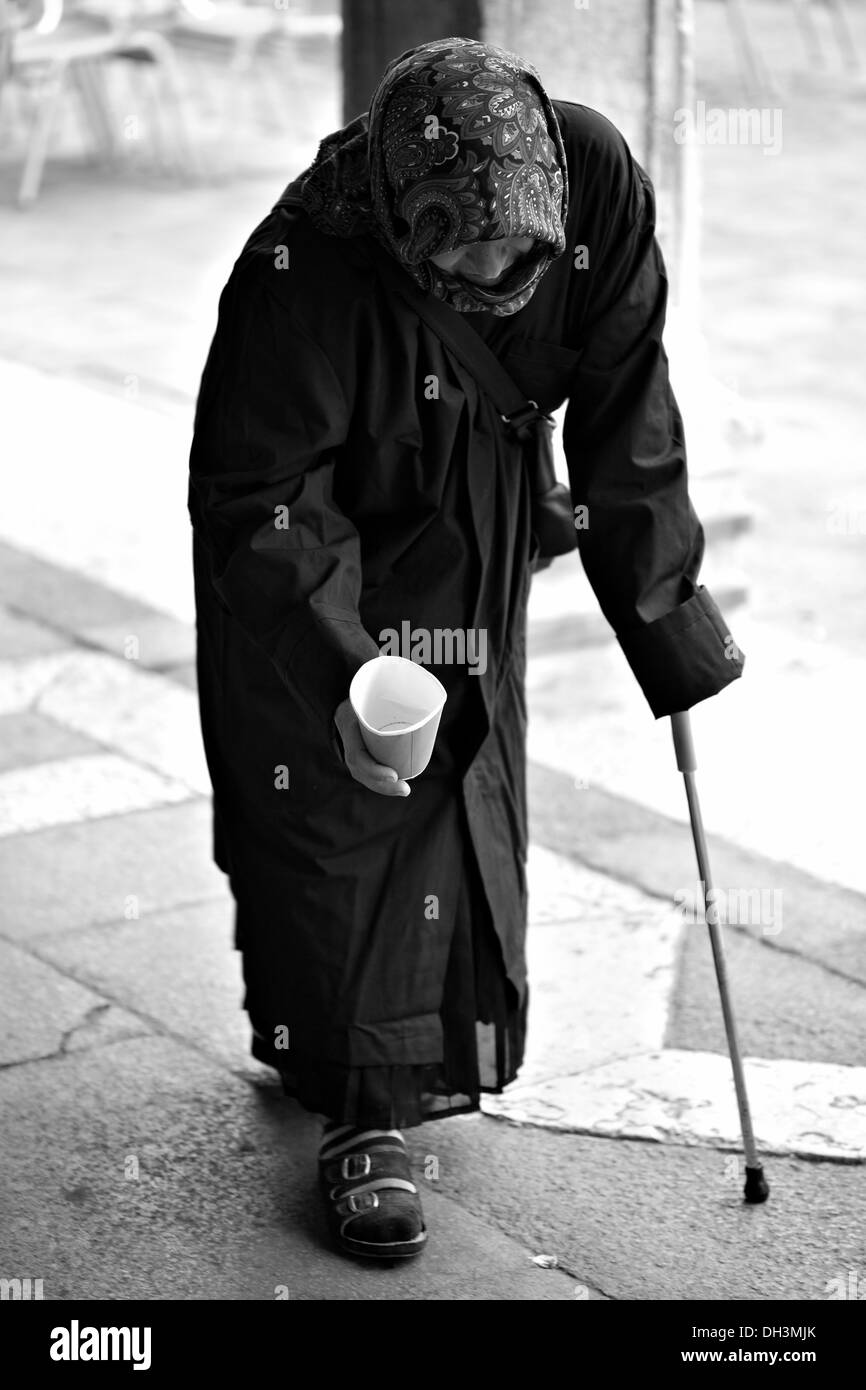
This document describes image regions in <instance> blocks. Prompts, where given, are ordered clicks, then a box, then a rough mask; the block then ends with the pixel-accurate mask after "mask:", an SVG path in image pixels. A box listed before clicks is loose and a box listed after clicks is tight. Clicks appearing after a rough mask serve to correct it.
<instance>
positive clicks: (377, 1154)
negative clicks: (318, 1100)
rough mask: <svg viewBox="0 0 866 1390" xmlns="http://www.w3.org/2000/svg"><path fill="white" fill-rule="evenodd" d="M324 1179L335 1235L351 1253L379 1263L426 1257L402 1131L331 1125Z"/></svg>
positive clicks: (323, 1151) (322, 1163)
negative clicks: (423, 1253)
mask: <svg viewBox="0 0 866 1390" xmlns="http://www.w3.org/2000/svg"><path fill="white" fill-rule="evenodd" d="M319 1179H320V1182H321V1185H322V1190H323V1192H324V1196H325V1202H326V1206H327V1212H328V1225H329V1228H330V1231H331V1235H332V1236H333V1238H334V1240H335V1241H336V1243H337V1245H338V1246H339V1248H340V1249H341V1250H343V1251H344V1252H345V1253H346V1254H348V1255H362V1256H366V1257H367V1258H368V1259H378V1260H395V1259H406V1258H408V1257H409V1256H411V1255H420V1253H421V1251H422V1250H423V1248H424V1246H425V1244H426V1241H427V1228H426V1226H425V1225H424V1214H423V1212H422V1210H421V1198H420V1196H419V1195H418V1189H417V1187H416V1186H415V1184H414V1183H413V1182H412V1178H411V1172H410V1168H409V1155H408V1153H407V1152H406V1144H405V1141H404V1139H403V1136H402V1134H401V1133H400V1131H399V1130H398V1129H358V1128H357V1127H356V1126H354V1125H338V1124H329V1125H327V1126H326V1128H325V1133H324V1136H323V1138H322V1144H321V1148H320V1150H319Z"/></svg>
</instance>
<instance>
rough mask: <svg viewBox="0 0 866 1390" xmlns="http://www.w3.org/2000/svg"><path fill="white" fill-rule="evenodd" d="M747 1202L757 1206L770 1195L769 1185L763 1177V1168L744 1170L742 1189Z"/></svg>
mask: <svg viewBox="0 0 866 1390" xmlns="http://www.w3.org/2000/svg"><path fill="white" fill-rule="evenodd" d="M743 1192H744V1194H745V1198H746V1201H747V1202H751V1203H753V1204H754V1205H757V1203H759V1202H766V1200H767V1198H768V1197H769V1195H770V1184H769V1183H768V1182H767V1179H766V1178H765V1177H764V1170H763V1168H747V1169H746V1185H745V1187H744V1188H743Z"/></svg>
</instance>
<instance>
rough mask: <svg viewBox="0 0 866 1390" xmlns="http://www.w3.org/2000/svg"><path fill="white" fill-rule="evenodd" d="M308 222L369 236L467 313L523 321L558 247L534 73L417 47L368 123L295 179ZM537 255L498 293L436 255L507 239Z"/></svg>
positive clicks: (468, 51) (478, 53)
mask: <svg viewBox="0 0 866 1390" xmlns="http://www.w3.org/2000/svg"><path fill="white" fill-rule="evenodd" d="M295 186H296V187H298V186H299V187H300V191H301V196H302V199H303V203H304V207H305V209H306V211H307V213H308V214H309V216H310V218H311V219H312V221H313V222H314V224H315V225H316V226H317V227H318V228H319V229H320V230H321V231H324V232H327V233H328V234H329V235H331V236H343V237H346V236H358V235H360V234H362V233H369V234H371V235H372V236H375V237H376V238H377V240H378V241H380V242H381V243H382V245H383V246H385V247H386V248H387V250H388V251H390V253H391V254H392V255H393V256H395V257H396V259H397V260H398V261H400V263H401V264H402V265H403V266H404V267H405V269H406V270H408V272H409V273H410V274H411V275H412V277H413V278H414V279H415V280H416V281H417V283H418V284H419V285H420V286H421V288H422V289H424V290H426V291H428V292H430V293H432V294H434V295H436V296H437V297H438V298H439V299H444V300H447V302H448V303H449V304H451V305H452V307H453V308H455V309H459V310H461V311H462V312H464V313H465V312H469V311H472V310H478V309H488V310H490V311H491V312H492V313H494V314H513V313H515V312H516V310H518V309H522V308H523V305H524V304H526V303H527V301H528V300H529V299H531V298H532V295H533V294H534V292H535V288H536V286H537V284H538V282H539V280H540V279H541V277H542V275H543V274H544V272H545V270H546V269H547V267H548V266H549V264H550V262H551V261H552V260H554V259H555V258H556V257H557V256H559V255H561V254H562V252H563V251H564V249H565V233H564V231H563V225H564V222H565V216H566V211H567V207H568V176H567V173H566V165H565V150H564V148H563V144H562V136H561V134H560V130H559V126H558V124H557V120H556V116H555V114H554V111H553V107H552V106H551V104H550V99H549V97H548V96H547V93H546V92H545V90H544V88H543V87H542V85H541V80H540V78H539V76H538V74H537V72H536V71H535V69H534V68H533V67H530V65H529V64H528V63H526V62H524V61H523V59H521V58H518V57H517V56H516V55H515V54H513V53H507V52H505V50H504V49H501V48H494V47H492V46H491V45H490V44H483V43H479V42H477V41H476V40H474V39H462V38H448V39H438V40H436V41H435V42H433V43H425V44H422V45H421V46H420V47H419V48H412V49H410V50H409V51H408V52H406V53H403V54H402V55H401V56H400V57H399V58H396V59H395V60H394V61H393V62H392V63H390V64H389V66H388V68H387V69H386V71H385V75H384V76H383V78H382V80H381V82H380V83H379V86H378V88H377V89H376V92H375V94H374V96H373V100H372V103H371V105H370V110H369V112H365V113H364V114H363V115H362V116H358V117H357V118H356V119H355V120H354V121H352V122H351V123H350V124H349V125H347V126H345V127H344V129H343V130H339V131H336V132H335V133H334V134H333V135H329V136H327V137H326V138H325V139H324V140H323V141H322V143H321V145H320V146H319V151H318V154H317V155H316V158H315V160H314V161H313V163H312V164H311V165H310V167H309V169H307V170H306V171H305V173H304V174H302V175H301V177H300V179H298V180H296V184H295ZM518 236H521V237H526V236H529V237H532V238H533V240H534V242H535V245H534V246H533V248H532V250H531V252H530V253H529V255H528V256H527V257H524V258H522V259H521V260H520V261H519V262H518V263H517V264H516V265H514V266H513V267H512V268H511V269H510V270H509V271H507V272H506V274H505V275H504V277H503V279H502V280H501V281H500V282H499V283H498V284H497V285H494V286H487V287H485V286H483V285H475V284H472V283H470V281H468V280H465V279H462V278H461V277H460V276H459V275H458V274H456V273H451V272H448V271H445V270H441V269H440V268H439V267H438V266H436V265H434V264H433V262H432V261H431V260H430V257H431V256H436V255H440V254H441V253H444V252H447V251H453V250H455V249H456V248H457V247H459V246H467V245H471V244H472V243H474V242H479V241H492V240H496V239H499V238H503V237H518Z"/></svg>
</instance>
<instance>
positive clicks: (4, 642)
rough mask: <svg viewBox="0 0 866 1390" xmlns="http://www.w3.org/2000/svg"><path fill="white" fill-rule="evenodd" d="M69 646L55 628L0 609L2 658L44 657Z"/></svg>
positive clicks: (0, 648)
mask: <svg viewBox="0 0 866 1390" xmlns="http://www.w3.org/2000/svg"><path fill="white" fill-rule="evenodd" d="M6 592H7V596H8V591H6ZM68 645H69V643H68V639H67V637H66V636H65V635H64V634H63V633H59V632H57V631H56V630H55V629H54V628H50V627H45V625H44V624H43V623H36V622H33V621H32V620H31V619H30V618H23V617H21V616H20V614H15V613H10V612H9V610H8V609H6V608H0V656H2V657H3V658H4V659H5V660H8V659H9V658H12V657H22V656H42V655H44V654H45V653H46V652H56V651H62V649H63V648H64V647H66V646H68Z"/></svg>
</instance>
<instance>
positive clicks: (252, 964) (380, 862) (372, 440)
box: [190, 102, 742, 1125]
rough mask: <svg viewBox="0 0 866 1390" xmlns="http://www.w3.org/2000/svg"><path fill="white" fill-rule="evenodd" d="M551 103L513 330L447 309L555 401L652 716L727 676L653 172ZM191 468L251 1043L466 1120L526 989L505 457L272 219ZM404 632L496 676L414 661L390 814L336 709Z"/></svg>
mask: <svg viewBox="0 0 866 1390" xmlns="http://www.w3.org/2000/svg"><path fill="white" fill-rule="evenodd" d="M554 109H555V112H556V116H557V119H558V121H559V122H560V126H561V129H562V132H563V138H564V143H565V149H566V154H567V159H568V178H569V188H570V203H569V210H568V220H567V231H568V242H567V246H568V249H567V250H566V252H565V253H564V255H562V256H561V257H560V258H559V259H558V260H557V261H555V262H554V263H553V264H552V266H551V268H550V269H549V270H548V271H547V273H546V274H545V276H544V278H543V279H542V281H541V282H540V285H539V287H538V289H537V290H536V292H535V294H534V296H533V298H532V299H531V301H530V302H529V303H528V304H527V305H526V306H525V307H524V308H523V309H521V310H520V311H519V312H518V313H516V314H513V315H510V316H496V315H493V314H491V313H477V314H467V315H466V320H467V322H469V323H470V324H471V325H472V326H473V327H474V328H475V329H476V330H477V331H478V332H479V333H480V334H482V336H483V337H484V338H485V339H486V341H487V342H488V343H489V345H490V346H491V347H492V348H493V350H494V351H495V352H496V353H497V355H499V357H500V358H501V360H502V361H503V363H504V365H505V366H506V367H507V369H508V370H509V371H510V372H511V374H512V375H513V377H514V378H515V380H516V381H517V382H518V384H519V385H521V387H522V388H523V389H524V390H525V391H526V393H527V396H528V397H531V398H533V399H535V400H537V401H538V402H539V404H540V405H541V406H542V407H543V408H545V409H554V408H556V407H557V406H558V405H560V404H561V403H562V402H563V401H564V400H565V399H566V398H567V399H568V401H569V405H568V408H567V413H566V417H565V427H564V446H565V450H566V455H567V458H568V465H569V474H570V481H571V488H572V494H573V500H574V503H575V504H576V505H577V504H584V505H586V506H587V507H588V521H589V524H588V526H587V527H586V528H585V529H581V530H580V531H579V532H578V537H579V540H580V547H581V555H582V559H583V563H584V567H585V569H586V572H587V574H588V577H589V580H590V582H591V584H592V586H593V589H594V591H595V594H596V595H597V598H598V601H599V603H600V606H601V608H602V611H603V612H604V614H605V616H606V617H607V618H608V620H609V621H610V623H611V625H612V627H613V628H614V631H615V632H616V634H617V637H618V639H619V641H620V644H621V646H622V648H623V651H624V654H625V656H626V658H627V660H628V661H629V662H630V664H631V666H632V669H633V671H634V674H635V676H636V678H637V679H638V681H639V682H640V684H641V687H642V689H643V691H644V693H645V694H646V697H647V699H648V701H649V703H650V705H651V707H652V710H653V712H654V713H655V714H656V716H660V715H662V714H668V713H671V712H673V711H675V710H680V709H687V708H689V707H690V706H692V705H693V704H695V703H696V702H697V701H698V700H702V699H705V698H706V697H708V696H710V695H713V694H714V693H716V692H717V691H718V690H720V689H721V688H722V687H723V686H724V685H726V684H727V683H728V682H729V681H731V680H733V679H735V678H736V677H737V676H738V675H739V674H740V672H741V669H742V658H741V657H740V656H739V655H738V654H737V652H736V650H733V651H732V650H731V646H730V642H729V641H728V632H727V628H726V625H725V623H724V620H723V619H722V617H721V615H720V614H719V612H718V609H717V608H716V606H715V604H714V603H713V601H712V599H711V598H710V596H709V594H708V593H707V591H706V590H705V589H703V588H701V587H699V586H698V585H697V583H696V580H697V573H698V569H699V565H700V561H701V555H702V549H703V533H702V531H701V527H700V524H699V522H698V520H697V518H696V517H695V514H694V512H693V510H692V508H691V505H690V502H689V499H688V493H687V479H686V466H685V448H684V442H683V430H682V425H681V420H680V416H679V412H678V410H677V406H676V403H675V400H674V397H673V395H672V393H671V390H670V387H669V384H668V376H667V362H666V358H665V354H664V350H663V347H662V343H661V337H662V329H663V325H664V316H665V305H666V295H667V281H666V277H665V272H664V265H663V262H662V258H661V255H660V252H659V250H658V247H657V244H656V242H655V238H654V200H653V194H652V189H651V186H650V185H649V182H648V180H647V178H646V176H645V175H644V174H643V172H642V170H640V168H639V166H638V165H637V164H636V163H635V162H634V161H633V160H632V158H631V156H630V154H629V152H628V149H627V147H626V145H625V143H624V141H623V139H622V137H621V136H620V135H619V133H618V132H617V131H616V130H615V129H614V127H613V126H611V125H610V123H609V122H607V121H606V120H605V119H604V118H603V117H601V116H599V115H598V114H597V113H595V112H592V111H589V110H588V109H586V108H584V107H581V106H577V105H574V104H571V103H568V102H555V103H554ZM190 468H191V486H190V511H191V516H192V521H193V527H194V533H195V538H194V563H195V578H196V599H197V613H198V669H199V694H200V703H201V716H202V727H203V734H204V741H205V749H206V753H207V757H208V763H209V767H210V772H211V777H212V781H213V788H214V810H215V854H216V859H217V862H218V863H219V864H220V866H221V867H222V868H223V869H224V870H225V871H226V872H227V873H229V874H230V879H231V886H232V889H233V892H234V893H235V896H236V898H237V902H238V914H237V944H238V946H239V948H240V949H241V950H242V952H243V960H244V974H245V980H246V986H247V997H246V1005H247V1008H248V1010H249V1012H250V1016H251V1019H252V1021H253V1023H254V1026H255V1028H256V1029H257V1031H258V1032H259V1033H261V1034H262V1035H263V1042H262V1043H260V1044H259V1049H260V1050H259V1054H258V1055H265V1056H272V1057H273V1060H274V1061H275V1062H279V1064H280V1066H281V1069H282V1071H283V1073H284V1077H285V1078H286V1079H287V1084H288V1086H289V1087H290V1089H292V1090H293V1091H294V1093H296V1094H297V1095H298V1096H299V1098H300V1099H301V1100H302V1102H303V1103H304V1104H305V1105H307V1106H308V1107H309V1108H310V1109H314V1110H319V1111H321V1112H323V1113H326V1114H330V1115H332V1116H334V1118H338V1119H346V1120H353V1119H355V1120H358V1122H360V1123H400V1124H404V1125H407V1124H413V1123H417V1122H419V1121H420V1120H421V1119H423V1118H425V1116H428V1115H432V1114H437V1113H449V1112H450V1113H453V1111H454V1110H456V1109H468V1108H473V1107H474V1106H475V1105H477V1101H478V1093H479V1090H480V1089H487V1088H489V1089H496V1088H498V1087H500V1086H501V1085H502V1084H504V1083H505V1082H507V1081H508V1080H510V1079H511V1078H512V1077H513V1075H514V1074H515V1071H516V1068H517V1067H518V1065H519V1063H520V1060H521V1053H522V1046H523V1026H524V1022H525V1005H526V998H527V983H526V971H525V959H524V939H525V930H526V874H525V863H526V850H527V817H526V797H525V729H526V710H525V700H524V668H525V610H526V599H527V595H528V588H529V582H530V573H531V571H530V558H531V543H532V540H531V534H530V512H529V497H528V484H527V480H526V475H525V469H524V468H523V466H522V463H521V458H520V452H519V445H518V444H516V443H515V442H513V441H512V440H510V439H509V438H508V437H507V436H506V435H505V433H504V432H503V429H502V427H501V424H500V422H499V421H498V419H497V416H496V412H495V410H494V409H493V407H492V405H491V404H490V402H489V401H488V399H487V398H486V397H485V396H484V395H483V394H482V393H481V392H480V390H479V388H478V387H477V386H476V384H475V382H474V380H473V379H472V378H471V376H469V375H468V374H467V372H466V371H465V369H464V368H462V367H461V366H460V365H459V364H458V363H457V362H456V361H455V360H454V359H453V358H452V357H451V355H450V354H449V353H448V351H447V350H446V349H445V348H444V347H443V345H442V344H441V342H440V340H439V339H438V338H437V337H436V335H435V334H434V333H433V332H432V330H430V329H429V328H428V327H427V326H426V325H425V324H423V323H421V322H419V320H418V319H417V316H416V315H415V314H414V313H413V312H412V310H411V309H410V308H409V307H408V306H407V305H406V304H405V303H404V302H403V301H402V300H401V299H400V298H399V297H396V296H395V295H393V293H390V292H389V291H388V290H387V289H386V288H385V287H384V286H383V285H382V283H381V282H380V281H379V280H378V279H377V276H376V273H375V270H374V267H373V264H372V260H371V256H370V247H369V244H368V242H367V239H366V238H365V237H354V238H338V237H330V236H326V235H323V234H322V233H320V232H318V231H317V230H316V229H315V228H314V226H313V225H312V224H311V223H310V221H309V220H308V218H307V217H306V215H305V214H304V213H303V212H302V211H300V210H298V209H286V208H280V209H278V210H275V211H273V212H272V213H271V214H270V215H269V216H268V217H266V218H265V219H264V221H263V222H262V223H261V224H260V226H259V227H258V228H257V229H256V231H255V232H254V233H253V234H252V236H251V237H250V239H249V241H248V242H247V245H246V246H245V248H244V250H243V252H242V254H241V256H240V258H239V259H238V261H237V263H236V265H235V267H234V269H233V271H232V275H231V277H230V279H229V281H228V284H227V285H226V287H225V290H224V292H223V295H222V298H221V301H220V309H219V321H218V326H217V331H216V335H215V338H214V341H213V345H212V348H211V352H210V356H209V358H208V362H207V365H206V368H205V371H204V376H203V379H202V385H201V392H200V396H199V401H198V408H197V413H196V424H195V437H194V442H193V448H192V455H191V465H190ZM285 507H288V509H289V511H288V517H287V516H286V513H285V511H280V510H279V509H280V508H285ZM286 520H288V525H287V526H286V525H285V522H286ZM407 620H408V622H409V623H410V625H411V628H412V629H428V630H431V631H432V630H434V629H437V628H439V629H460V628H462V629H469V628H475V629H485V630H486V633H487V667H486V671H485V672H484V674H480V673H478V674H475V673H472V671H471V669H470V668H468V667H466V666H462V667H461V666H445V665H443V666H431V667H430V669H432V670H433V671H434V672H435V674H436V675H437V676H438V677H439V678H440V680H442V682H443V683H444V684H445V686H446V687H447V689H448V692H449V696H448V701H447V703H446V706H445V711H444V715H443V720H442V724H441V727H440V731H439V736H438V739H437V745H436V751H435V753H434V757H433V761H432V762H431V764H430V766H429V768H428V769H427V771H426V772H425V773H424V774H423V775H422V776H421V777H420V778H418V779H416V780H415V781H414V782H413V783H412V792H411V795H410V796H409V797H408V798H405V799H404V798H401V797H385V796H380V795H377V794H376V793H374V792H371V791H369V790H367V789H366V788H364V787H362V786H361V785H360V784H358V783H357V782H355V781H354V780H353V779H352V778H351V776H350V775H349V773H348V771H347V770H346V769H345V767H344V765H343V763H342V759H341V757H340V753H339V749H338V746H337V744H336V741H335V739H334V726H333V715H334V711H335V709H336V707H337V706H338V705H339V704H340V703H341V701H342V700H343V699H344V698H345V697H346V695H347V693H348V687H349V683H350V680H351V677H352V675H353V674H354V672H355V670H356V669H357V668H358V666H359V665H361V664H362V662H364V661H366V660H368V659H369V658H370V657H372V656H375V655H377V654H378V651H379V646H380V642H381V641H384V640H386V639H385V638H384V637H380V634H384V632H385V630H386V629H396V630H397V631H398V632H399V631H401V629H402V624H403V623H404V622H405V621H407ZM477 1020H481V1021H482V1022H481V1023H479V1025H478V1029H477V1033H476V1021H477ZM281 1030H282V1031H281ZM476 1037H477V1041H478V1050H477V1053H476V1048H475V1043H476ZM275 1039H277V1040H278V1041H277V1044H276V1046H277V1049H279V1050H278V1051H275V1050H274V1040H275Z"/></svg>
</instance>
